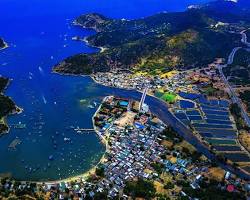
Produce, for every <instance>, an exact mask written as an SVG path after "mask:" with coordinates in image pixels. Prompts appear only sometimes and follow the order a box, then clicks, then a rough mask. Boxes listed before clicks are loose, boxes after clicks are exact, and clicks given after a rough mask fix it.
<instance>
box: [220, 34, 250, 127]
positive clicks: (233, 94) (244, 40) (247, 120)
mask: <svg viewBox="0 0 250 200" xmlns="http://www.w3.org/2000/svg"><path fill="white" fill-rule="evenodd" d="M240 34H241V36H242V39H241V42H242V43H243V44H245V45H247V46H249V47H250V43H248V42H247V35H246V34H245V31H242V32H241V33H240ZM241 48H242V47H235V48H234V49H233V50H232V52H231V53H230V55H229V56H228V60H227V64H225V65H217V68H218V70H219V73H220V75H221V78H222V80H223V82H224V84H225V85H226V87H227V88H228V90H229V95H230V97H231V99H232V101H233V103H237V104H238V106H239V107H240V109H241V115H242V117H243V119H244V120H245V123H246V124H247V126H249V127H250V118H249V116H248V113H247V112H246V110H245V109H244V107H243V104H242V101H241V99H239V98H238V96H237V95H236V92H235V90H234V88H232V86H231V85H230V83H229V82H228V80H227V78H226V77H225V75H224V73H223V68H224V67H227V66H228V65H231V64H233V61H234V56H235V54H236V52H237V51H238V50H239V49H241Z"/></svg>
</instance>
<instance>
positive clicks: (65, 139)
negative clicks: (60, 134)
mask: <svg viewBox="0 0 250 200" xmlns="http://www.w3.org/2000/svg"><path fill="white" fill-rule="evenodd" d="M63 140H64V141H65V142H67V141H71V139H70V138H66V137H65V138H64V139H63Z"/></svg>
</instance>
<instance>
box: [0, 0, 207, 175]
mask: <svg viewBox="0 0 250 200" xmlns="http://www.w3.org/2000/svg"><path fill="white" fill-rule="evenodd" d="M197 2H205V0H203V1H201V0H183V1H182V0H178V1H177V0H129V1H128V0H120V1H119V0H107V1H100V0H91V1H90V0H72V1H71V0H22V1H18V0H1V1H0V7H1V13H0V24H1V29H0V36H2V37H3V38H4V39H5V40H6V41H7V43H8V44H9V45H10V47H9V48H8V49H6V50H3V51H1V52H0V74H1V75H3V76H6V77H9V78H11V79H13V81H12V82H11V85H10V86H9V88H8V89H7V91H6V94H7V95H9V96H11V97H12V98H13V100H14V101H15V102H16V103H17V105H18V106H20V107H22V108H23V109H24V112H23V113H22V114H20V115H14V116H10V117H8V119H7V120H8V123H9V124H16V123H19V122H22V123H25V124H26V125H27V128H26V129H23V130H17V129H13V128H12V129H11V131H10V133H9V134H8V135H5V136H3V137H1V138H0V160H1V164H0V173H5V172H9V173H11V174H12V175H13V176H14V177H15V178H17V179H22V180H55V179H59V178H66V177H69V176H72V175H78V174H80V173H82V172H84V171H86V170H88V169H89V168H90V167H91V166H92V165H94V164H96V163H97V162H98V160H99V159H100V157H101V155H102V154H103V152H104V150H105V149H104V147H103V145H102V144H100V142H99V139H98V137H97V136H96V134H94V133H90V134H85V135H77V133H75V132H74V131H72V130H69V129H68V127H69V126H79V127H82V128H91V127H92V123H91V117H92V115H93V113H94V112H95V108H89V107H88V106H89V105H90V104H91V105H93V102H94V101H96V102H100V101H101V99H102V97H103V96H105V95H108V94H112V93H114V94H119V95H126V96H127V94H126V93H127V92H126V91H120V90H113V89H110V88H106V87H102V86H99V85H96V84H95V83H93V82H92V81H91V80H90V78H88V77H72V76H59V75H56V74H52V73H51V67H52V66H53V65H54V64H56V63H58V62H59V61H61V60H62V59H63V58H65V57H67V56H70V55H73V54H76V53H80V52H86V53H90V52H94V51H97V49H94V48H90V47H88V46H86V45H85V44H83V43H80V42H75V41H72V40H71V38H72V37H73V36H76V35H77V36H86V35H89V34H93V33H94V32H92V31H89V30H83V29H81V28H79V27H74V26H71V22H72V20H73V19H74V18H75V17H77V16H78V15H80V14H83V13H88V12H99V13H102V14H104V15H106V16H109V17H112V18H129V19H133V18H139V17H145V16H148V15H152V14H154V13H157V12H161V11H181V10H184V9H185V8H186V6H187V5H190V4H193V3H197ZM130 95H131V96H132V94H130ZM134 95H135V96H138V94H134ZM81 99H85V100H86V103H84V104H81V103H80V100H81ZM39 126H40V127H39ZM16 137H18V138H19V139H20V140H21V141H22V143H21V144H20V145H18V146H17V149H16V150H8V146H9V144H10V143H11V142H12V141H13V140H14V139H15V138H16ZM64 138H70V139H71V141H72V142H67V141H66V142H65V141H64ZM49 156H53V161H50V160H49V159H48V157H49Z"/></svg>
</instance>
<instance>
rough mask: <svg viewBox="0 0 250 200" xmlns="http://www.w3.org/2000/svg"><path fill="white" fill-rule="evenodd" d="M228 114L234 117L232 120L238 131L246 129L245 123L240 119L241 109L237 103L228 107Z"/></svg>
mask: <svg viewBox="0 0 250 200" xmlns="http://www.w3.org/2000/svg"><path fill="white" fill-rule="evenodd" d="M230 112H231V113H232V115H233V116H234V120H235V122H236V126H237V129H238V130H241V129H245V128H246V126H245V122H244V120H243V119H242V116H241V109H240V107H239V106H238V104H237V103H233V104H232V105H231V106H230Z"/></svg>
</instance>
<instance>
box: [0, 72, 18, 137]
mask: <svg viewBox="0 0 250 200" xmlns="http://www.w3.org/2000/svg"><path fill="white" fill-rule="evenodd" d="M8 82H9V80H8V79H7V78H3V77H0V136H1V135H2V134H4V133H6V132H8V130H9V128H8V126H7V125H6V123H5V119H4V118H5V117H6V116H7V115H8V114H13V113H16V112H18V111H20V109H19V108H17V106H16V105H15V103H14V102H13V101H12V100H11V99H10V98H9V97H7V96H5V95H4V94H3V92H4V90H5V88H6V87H7V85H8Z"/></svg>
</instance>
